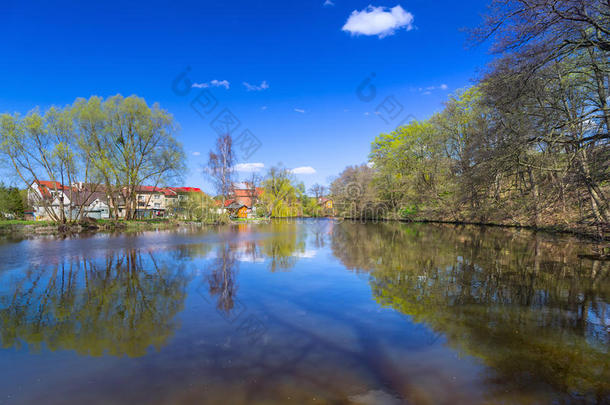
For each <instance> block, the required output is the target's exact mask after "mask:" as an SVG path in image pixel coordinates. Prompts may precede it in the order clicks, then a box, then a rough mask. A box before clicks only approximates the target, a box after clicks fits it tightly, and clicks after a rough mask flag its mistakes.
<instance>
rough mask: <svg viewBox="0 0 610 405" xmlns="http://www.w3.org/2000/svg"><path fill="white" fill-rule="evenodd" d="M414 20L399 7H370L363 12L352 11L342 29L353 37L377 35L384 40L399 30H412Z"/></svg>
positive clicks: (411, 15)
mask: <svg viewBox="0 0 610 405" xmlns="http://www.w3.org/2000/svg"><path fill="white" fill-rule="evenodd" d="M413 20H414V17H413V14H411V13H409V12H408V11H405V10H404V9H403V8H402V7H401V6H399V5H398V6H396V7H392V8H387V7H373V6H368V7H367V8H366V9H364V10H362V11H358V10H354V11H352V14H350V16H349V18H348V19H347V22H346V23H345V25H344V26H343V28H342V29H343V31H347V32H349V33H351V34H352V35H377V36H378V37H379V38H383V37H387V36H388V35H394V33H395V32H396V30H399V29H406V30H407V31H410V30H412V29H413Z"/></svg>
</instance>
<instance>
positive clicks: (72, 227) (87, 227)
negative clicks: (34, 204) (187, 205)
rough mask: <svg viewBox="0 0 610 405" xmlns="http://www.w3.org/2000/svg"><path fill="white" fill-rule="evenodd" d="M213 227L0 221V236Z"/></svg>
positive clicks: (175, 223) (167, 222)
mask: <svg viewBox="0 0 610 405" xmlns="http://www.w3.org/2000/svg"><path fill="white" fill-rule="evenodd" d="M202 225H214V224H213V223H209V224H208V223H201V222H192V221H178V220H168V219H150V220H133V221H123V220H119V221H110V220H97V221H95V220H90V221H82V222H78V223H74V224H56V223H54V222H51V221H20V220H10V221H0V235H21V236H29V235H70V234H79V233H90V232H117V231H118V232H137V231H146V230H160V229H173V228H179V227H184V226H202Z"/></svg>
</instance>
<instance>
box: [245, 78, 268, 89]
mask: <svg viewBox="0 0 610 405" xmlns="http://www.w3.org/2000/svg"><path fill="white" fill-rule="evenodd" d="M244 86H245V87H246V90H248V91H261V90H267V89H268V88H269V84H268V83H267V81H266V80H263V82H262V83H261V84H260V85H258V86H257V85H255V84H250V83H248V82H244Z"/></svg>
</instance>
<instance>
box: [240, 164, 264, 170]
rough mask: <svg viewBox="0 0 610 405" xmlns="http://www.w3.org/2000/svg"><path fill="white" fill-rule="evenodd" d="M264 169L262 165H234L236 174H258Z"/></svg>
mask: <svg viewBox="0 0 610 405" xmlns="http://www.w3.org/2000/svg"><path fill="white" fill-rule="evenodd" d="M264 168H265V164H264V163H238V164H236V165H235V171H237V172H259V171H261V170H263V169H264Z"/></svg>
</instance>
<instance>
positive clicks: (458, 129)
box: [331, 0, 610, 236]
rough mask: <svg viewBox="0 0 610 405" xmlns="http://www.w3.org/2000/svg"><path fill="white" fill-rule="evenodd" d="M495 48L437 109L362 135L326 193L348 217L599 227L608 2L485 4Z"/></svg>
mask: <svg viewBox="0 0 610 405" xmlns="http://www.w3.org/2000/svg"><path fill="white" fill-rule="evenodd" d="M472 35H473V40H474V41H484V40H488V39H490V40H491V41H492V43H493V46H492V50H493V52H495V53H496V54H497V57H496V58H495V59H494V60H493V61H492V62H491V63H490V64H489V65H488V66H487V68H486V70H485V73H484V74H483V75H482V76H481V77H480V78H479V80H478V81H477V84H476V85H474V86H472V87H471V88H468V89H463V90H459V91H457V92H455V93H454V94H453V95H452V96H450V98H449V100H447V102H446V103H445V107H444V109H443V110H442V111H441V112H440V113H437V114H435V115H434V116H432V117H431V118H430V119H427V120H424V121H413V122H411V123H409V124H408V125H405V126H403V127H400V128H398V129H396V130H395V131H394V132H391V133H388V134H381V135H379V136H377V137H376V138H375V140H374V141H373V143H372V148H371V154H370V162H369V164H368V165H361V166H354V167H348V168H346V169H345V171H343V173H341V175H340V176H339V178H337V179H336V180H335V181H334V182H333V184H332V186H331V191H332V194H333V196H334V198H335V201H336V203H337V204H336V205H337V207H338V208H339V209H341V210H342V212H341V213H342V214H343V215H347V216H375V217H380V216H382V217H391V218H400V219H411V220H423V219H426V220H443V221H465V222H484V223H501V224H511V225H530V226H536V227H556V228H564V229H570V230H583V231H586V232H595V233H596V234H598V235H600V236H603V235H604V233H606V232H607V230H608V224H609V218H610V211H609V204H608V197H607V196H608V193H609V192H610V190H609V188H610V184H609V179H610V176H609V174H610V171H609V162H610V149H609V148H608V140H609V139H610V136H609V129H610V106H609V102H610V62H609V56H610V3H608V2H600V1H588V0H554V1H553V0H534V1H527V2H526V1H521V0H506V1H499V0H498V1H494V2H493V3H492V5H491V7H490V12H489V14H488V15H487V16H486V18H485V22H484V24H483V25H482V26H481V27H479V28H478V29H476V30H474V31H473V32H472Z"/></svg>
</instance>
